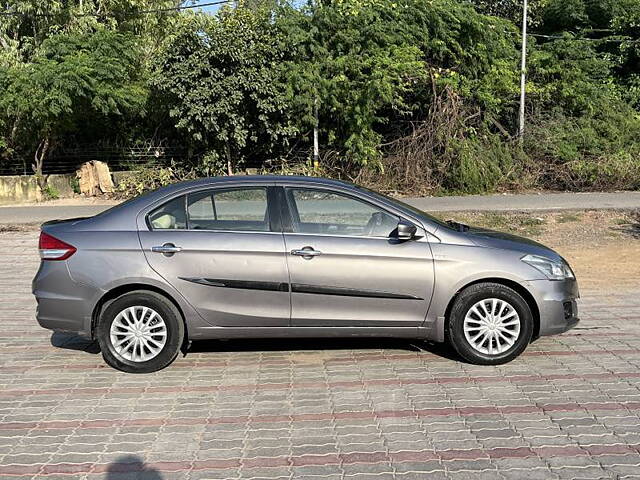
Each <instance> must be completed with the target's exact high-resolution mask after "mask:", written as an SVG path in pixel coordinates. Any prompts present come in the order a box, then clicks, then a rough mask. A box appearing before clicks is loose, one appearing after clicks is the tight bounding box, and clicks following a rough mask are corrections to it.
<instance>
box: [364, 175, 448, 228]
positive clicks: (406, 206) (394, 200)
mask: <svg viewBox="0 0 640 480" xmlns="http://www.w3.org/2000/svg"><path fill="white" fill-rule="evenodd" d="M353 185H354V186H355V187H357V188H359V189H361V190H364V191H366V192H368V193H370V194H371V195H373V196H374V197H379V198H381V199H384V200H386V201H388V202H392V203H395V204H396V205H400V206H401V207H402V208H404V209H405V210H409V211H410V212H413V213H415V214H416V215H419V216H421V217H425V218H427V219H428V220H430V221H432V222H433V223H435V224H437V225H440V226H441V227H444V228H448V229H451V225H449V224H447V223H446V222H443V221H442V220H440V219H439V218H436V217H434V216H433V215H431V214H429V213H427V212H425V211H424V210H420V209H419V208H416V207H414V206H413V205H409V204H408V203H405V202H403V201H401V200H398V199H397V198H393V197H390V196H388V195H384V194H382V193H378V192H376V191H375V190H371V189H369V188H366V187H361V186H360V185H355V184H353Z"/></svg>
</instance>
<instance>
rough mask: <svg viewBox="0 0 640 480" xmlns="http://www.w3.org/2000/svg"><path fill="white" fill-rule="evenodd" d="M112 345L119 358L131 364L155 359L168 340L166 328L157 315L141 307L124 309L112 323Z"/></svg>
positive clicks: (153, 311)
mask: <svg viewBox="0 0 640 480" xmlns="http://www.w3.org/2000/svg"><path fill="white" fill-rule="evenodd" d="M110 338H111V345H112V346H113V349H114V350H115V351H116V353H117V354H118V355H120V356H121V357H122V358H124V359H126V360H129V361H132V362H146V361H148V360H151V359H152V358H155V357H156V356H157V355H158V354H159V353H160V352H161V351H162V349H163V348H164V345H165V343H166V341H167V326H166V324H165V322H164V320H163V319H162V317H161V316H160V314H158V312H156V311H155V310H154V309H152V308H149V307H144V306H133V307H127V308H125V309H124V310H122V311H121V312H120V313H118V315H116V318H115V319H114V320H113V323H112V324H111V329H110Z"/></svg>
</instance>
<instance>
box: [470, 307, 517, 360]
mask: <svg viewBox="0 0 640 480" xmlns="http://www.w3.org/2000/svg"><path fill="white" fill-rule="evenodd" d="M463 327H464V336H465V338H466V339H467V342H468V343H469V345H471V347H472V348H473V349H474V350H476V351H478V352H480V353H484V354H485V355H499V354H501V353H504V352H506V351H507V350H509V349H510V348H511V347H512V346H513V345H514V344H515V343H516V340H518V337H519V336H520V316H519V315H518V312H517V311H516V310H515V308H514V307H513V306H512V305H511V304H510V303H508V302H506V301H505V300H501V299H499V298H487V299H484V300H481V301H479V302H477V303H476V304H474V305H473V306H472V307H471V308H470V309H469V310H468V311H467V314H466V315H465V318H464V323H463Z"/></svg>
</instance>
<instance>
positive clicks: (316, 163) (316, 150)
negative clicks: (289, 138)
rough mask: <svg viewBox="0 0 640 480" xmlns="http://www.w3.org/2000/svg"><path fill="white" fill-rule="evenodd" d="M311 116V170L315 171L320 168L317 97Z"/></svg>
mask: <svg viewBox="0 0 640 480" xmlns="http://www.w3.org/2000/svg"><path fill="white" fill-rule="evenodd" d="M313 116H314V117H315V122H314V124H313V169H314V170H317V169H318V167H319V166H320V145H319V144H318V123H320V120H319V119H318V97H315V98H314V99H313Z"/></svg>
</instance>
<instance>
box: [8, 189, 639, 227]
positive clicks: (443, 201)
mask: <svg viewBox="0 0 640 480" xmlns="http://www.w3.org/2000/svg"><path fill="white" fill-rule="evenodd" d="M406 201H407V202H408V203H410V204H412V205H414V206H416V207H418V208H421V209H423V210H425V211H435V212H447V211H464V210H489V211H510V210H519V211H520V210H523V211H534V210H563V209H564V210H573V209H603V208H604V209H614V208H620V209H629V208H640V192H620V193H545V194H541V195H537V194H526V195H471V196H459V197H426V198H410V199H406ZM107 208H109V206H108V205H65V206H46V205H36V206H27V207H7V206H0V225H3V224H24V223H42V222H44V221H46V220H51V219H55V218H74V217H85V216H90V215H95V214H96V213H99V212H101V211H103V210H105V209H107Z"/></svg>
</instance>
